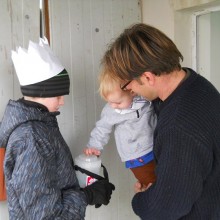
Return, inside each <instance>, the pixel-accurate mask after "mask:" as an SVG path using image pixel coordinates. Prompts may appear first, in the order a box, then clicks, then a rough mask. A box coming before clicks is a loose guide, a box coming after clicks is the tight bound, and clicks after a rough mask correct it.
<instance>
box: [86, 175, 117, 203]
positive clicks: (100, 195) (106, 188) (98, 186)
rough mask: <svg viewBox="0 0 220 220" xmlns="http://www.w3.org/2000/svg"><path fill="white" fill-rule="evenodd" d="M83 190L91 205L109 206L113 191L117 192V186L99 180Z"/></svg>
mask: <svg viewBox="0 0 220 220" xmlns="http://www.w3.org/2000/svg"><path fill="white" fill-rule="evenodd" d="M82 190H83V191H84V193H85V194H86V197H87V202H88V204H89V205H97V204H98V205H101V204H103V205H107V204H108V203H109V201H110V199H111V194H112V191H113V190H115V186H114V185H113V184H112V183H110V182H109V181H108V180H105V179H104V180H98V181H96V182H94V183H93V184H92V185H89V186H87V187H85V188H83V189H82Z"/></svg>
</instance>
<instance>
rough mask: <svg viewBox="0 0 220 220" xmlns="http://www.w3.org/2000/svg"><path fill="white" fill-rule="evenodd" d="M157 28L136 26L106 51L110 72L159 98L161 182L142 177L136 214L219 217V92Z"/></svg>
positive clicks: (161, 219) (154, 219)
mask: <svg viewBox="0 0 220 220" xmlns="http://www.w3.org/2000/svg"><path fill="white" fill-rule="evenodd" d="M181 60H183V56H182V54H181V53H180V52H179V50H178V49H177V47H176V46H175V44H174V43H173V42H172V41H171V40H170V39H169V38H168V37H167V36H166V35H165V34H164V33H162V32H161V31H159V30H158V29H156V28H154V27H151V26H148V25H146V24H136V25H133V26H131V27H130V28H128V29H126V30H125V31H124V32H123V33H122V34H121V35H120V36H119V37H118V38H117V39H116V40H115V41H114V42H113V43H112V44H111V45H110V47H109V49H108V50H107V51H106V53H105V55H104V57H103V60H102V66H103V70H102V71H105V72H108V73H109V74H111V75H112V76H113V77H116V78H120V79H121V80H123V81H124V82H125V83H124V84H123V85H121V88H122V89H127V90H130V91H131V92H135V93H137V94H139V95H142V96H144V97H146V99H148V100H152V101H153V102H154V105H155V110H156V112H157V114H158V123H157V127H156V130H155V133H154V149H153V151H154V156H155V162H156V178H157V180H156V182H155V183H153V184H152V185H149V186H148V188H143V187H142V186H141V184H140V183H136V185H135V190H136V192H137V193H136V195H135V196H134V198H133V200H132V207H133V210H134V212H135V213H136V214H137V215H138V216H140V218H141V219H146V220H176V219H181V220H183V219H184V220H185V219H187V220H189V219H190V220H219V219H220V94H219V92H218V91H217V90H216V89H215V88H214V86H213V85H212V84H211V83H210V82H209V81H207V80H206V79H204V78H203V77H202V76H200V75H199V74H197V73H196V72H194V71H193V70H192V69H190V68H182V67H181V65H180V61H181Z"/></svg>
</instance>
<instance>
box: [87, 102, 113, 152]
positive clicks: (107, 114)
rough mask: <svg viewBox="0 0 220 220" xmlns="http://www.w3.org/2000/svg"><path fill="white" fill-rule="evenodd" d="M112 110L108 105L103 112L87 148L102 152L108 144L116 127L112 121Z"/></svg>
mask: <svg viewBox="0 0 220 220" xmlns="http://www.w3.org/2000/svg"><path fill="white" fill-rule="evenodd" d="M112 111H113V110H112V109H111V108H110V107H109V106H108V105H107V104H106V105H105V107H104V108H103V110H102V113H101V117H100V119H99V120H98V121H97V122H96V125H95V127H94V128H93V130H92V131H91V133H90V138H89V141H88V144H87V147H93V148H97V149H99V150H102V149H103V147H104V146H105V145H106V144H107V143H108V141H109V138H110V134H111V132H112V128H113V126H114V124H113V120H112Z"/></svg>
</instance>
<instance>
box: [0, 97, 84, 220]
mask: <svg viewBox="0 0 220 220" xmlns="http://www.w3.org/2000/svg"><path fill="white" fill-rule="evenodd" d="M58 114H59V112H56V113H50V112H48V111H47V110H46V109H44V108H43V107H41V106H39V105H38V106H29V105H27V103H26V104H25V102H24V101H21V100H18V101H11V100H10V101H9V103H8V105H7V107H6V111H5V114H4V117H3V119H2V123H1V126H0V146H6V155H5V162H4V171H5V178H6V188H7V198H8V208H9V216H10V220H41V219H45V220H46V219H47V220H58V219H67V220H70V219H73V220H82V219H84V216H85V209H86V206H87V202H86V197H85V194H84V193H83V192H82V191H80V188H79V185H78V181H77V178H76V175H75V171H74V167H73V160H72V156H71V153H70V150H69V148H68V146H67V144H66V143H65V141H64V139H63V137H62V135H61V133H60V131H59V128H58V124H57V120H56V116H57V115H58Z"/></svg>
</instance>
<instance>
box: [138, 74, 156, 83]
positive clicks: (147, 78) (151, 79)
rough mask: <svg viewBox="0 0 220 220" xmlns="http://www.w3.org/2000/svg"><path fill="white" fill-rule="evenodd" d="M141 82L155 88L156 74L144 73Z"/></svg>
mask: <svg viewBox="0 0 220 220" xmlns="http://www.w3.org/2000/svg"><path fill="white" fill-rule="evenodd" d="M141 80H142V82H144V83H148V84H149V85H150V86H153V85H154V83H155V74H153V73H151V72H144V73H143V74H142V76H141Z"/></svg>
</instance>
